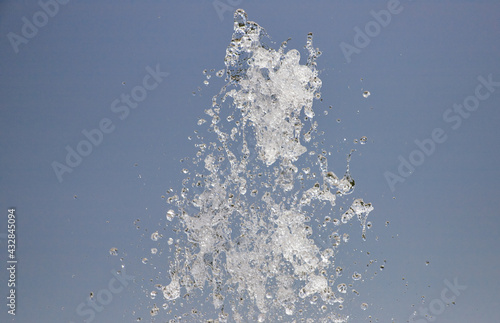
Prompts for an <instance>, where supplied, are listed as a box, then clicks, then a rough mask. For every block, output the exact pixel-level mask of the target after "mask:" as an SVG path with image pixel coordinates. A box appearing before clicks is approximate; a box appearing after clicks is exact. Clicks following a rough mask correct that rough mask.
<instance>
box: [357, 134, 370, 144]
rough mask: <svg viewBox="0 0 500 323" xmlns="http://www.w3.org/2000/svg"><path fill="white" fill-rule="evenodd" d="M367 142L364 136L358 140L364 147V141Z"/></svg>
mask: <svg viewBox="0 0 500 323" xmlns="http://www.w3.org/2000/svg"><path fill="white" fill-rule="evenodd" d="M367 140H368V138H366V136H363V137H361V138H360V139H359V142H360V143H361V144H362V145H364V144H366V141H367Z"/></svg>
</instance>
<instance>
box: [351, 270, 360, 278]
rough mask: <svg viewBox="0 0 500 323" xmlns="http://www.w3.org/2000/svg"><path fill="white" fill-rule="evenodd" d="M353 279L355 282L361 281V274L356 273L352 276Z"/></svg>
mask: <svg viewBox="0 0 500 323" xmlns="http://www.w3.org/2000/svg"><path fill="white" fill-rule="evenodd" d="M352 279H353V280H360V279H361V274H360V273H358V272H357V271H355V272H354V274H352Z"/></svg>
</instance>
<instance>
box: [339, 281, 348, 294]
mask: <svg viewBox="0 0 500 323" xmlns="http://www.w3.org/2000/svg"><path fill="white" fill-rule="evenodd" d="M337 290H338V291H339V293H342V294H345V293H346V292H347V285H346V284H343V283H342V284H338V285H337Z"/></svg>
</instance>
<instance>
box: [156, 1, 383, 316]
mask: <svg viewBox="0 0 500 323" xmlns="http://www.w3.org/2000/svg"><path fill="white" fill-rule="evenodd" d="M234 18H235V19H234V33H233V36H232V40H231V43H230V45H229V46H228V48H227V50H226V57H225V65H226V69H225V72H224V71H218V72H217V76H219V77H221V76H223V75H224V73H225V74H226V82H227V84H226V86H224V87H223V88H222V90H221V91H220V93H219V94H218V95H216V96H214V98H213V100H212V107H211V108H209V109H207V110H206V111H205V112H206V114H207V116H208V118H207V119H208V120H207V122H206V124H205V119H200V121H198V125H199V126H202V125H204V126H207V136H208V135H211V134H213V135H214V136H215V137H216V138H214V140H213V141H211V142H210V141H209V142H203V141H202V142H200V143H197V144H196V147H197V148H198V152H197V154H196V158H194V159H193V160H192V163H193V166H192V167H193V168H194V169H191V170H188V169H186V170H185V171H183V173H185V174H189V175H191V177H186V178H185V179H184V181H183V187H182V189H181V192H180V193H179V195H177V194H174V193H173V192H172V191H171V190H169V191H171V194H173V195H171V196H170V197H169V198H168V200H167V201H168V203H169V204H170V208H177V210H176V211H175V210H173V209H169V211H168V212H167V220H168V221H173V220H174V218H176V219H177V220H176V221H178V225H179V227H180V229H181V230H182V231H183V232H184V233H185V234H186V237H187V239H185V240H183V241H180V240H177V242H176V244H175V254H174V255H173V257H174V261H173V262H172V264H171V267H170V277H169V279H170V282H169V283H168V284H166V285H163V286H162V287H161V289H162V292H163V297H164V298H165V300H167V301H169V302H175V300H176V299H179V298H181V296H182V295H184V296H183V298H184V299H187V298H189V296H190V295H191V294H196V293H197V292H198V293H199V294H203V295H205V294H206V295H207V300H210V303H211V307H212V308H215V309H216V310H217V312H218V317H217V319H218V321H219V322H225V321H227V320H230V321H236V322H240V321H241V322H247V321H258V322H266V321H268V322H274V321H281V320H283V319H285V320H286V317H288V316H290V315H295V314H297V315H301V317H304V318H307V317H309V318H313V319H319V320H321V321H330V322H346V321H347V319H348V316H347V315H340V314H332V313H335V310H334V308H333V307H332V306H334V305H335V306H337V307H336V308H337V309H338V308H340V309H342V307H343V306H342V305H341V304H342V303H343V302H344V298H343V297H345V295H346V290H347V287H346V285H345V283H341V284H338V282H336V280H337V278H338V277H340V276H341V274H342V268H341V267H339V266H337V267H335V254H336V251H337V249H338V248H339V247H340V245H341V243H342V244H343V243H347V241H348V240H349V235H347V234H344V235H342V234H340V233H339V232H338V231H339V227H340V226H341V225H343V224H346V223H348V222H350V221H351V219H352V218H353V217H355V216H356V217H357V218H358V220H359V221H360V224H361V226H362V233H361V235H362V237H363V239H365V235H366V220H367V217H368V214H369V213H370V212H371V211H372V210H373V207H372V206H371V204H370V203H365V202H363V200H362V199H355V200H354V202H353V203H352V205H351V206H350V207H349V209H348V210H347V211H346V212H345V213H343V214H342V215H341V216H340V217H341V220H340V221H339V220H338V219H333V220H331V217H332V216H335V210H334V206H335V205H336V200H337V198H341V197H344V196H346V195H349V194H351V193H352V192H353V190H354V186H355V182H354V180H353V179H352V177H351V174H350V171H349V166H348V163H349V160H350V155H349V157H348V161H347V167H346V168H347V170H346V172H345V174H344V176H342V177H339V176H337V175H336V174H335V173H334V172H333V171H332V169H331V168H330V166H329V164H328V159H327V156H329V155H330V154H329V153H327V151H326V150H324V149H321V146H320V145H319V144H318V143H317V142H314V141H313V139H314V138H315V137H316V136H317V134H318V130H317V128H318V124H317V122H315V121H313V119H314V115H315V114H314V111H313V102H314V100H315V99H319V98H320V97H321V93H320V89H321V85H322V82H321V79H320V78H319V77H318V70H317V69H316V58H317V57H319V56H320V54H321V53H320V52H319V50H317V49H315V48H314V47H313V43H312V41H313V37H312V34H309V35H308V36H307V42H306V50H307V53H308V57H307V61H306V63H305V65H301V64H300V52H299V51H297V50H295V49H291V50H288V51H286V50H285V49H286V47H287V42H288V41H285V42H283V43H282V44H281V46H280V47H279V49H278V50H275V49H273V48H268V47H267V46H266V45H265V44H263V42H262V40H263V38H265V37H267V34H266V32H265V30H264V29H263V28H262V27H260V26H259V25H258V24H257V23H255V22H252V21H249V20H248V19H247V14H246V13H245V12H244V11H243V10H237V11H236V12H235V15H234ZM210 119H211V122H210ZM344 167H345V166H344ZM311 168H312V169H311ZM300 169H302V170H300ZM325 208H326V209H328V210H327V211H328V213H329V214H328V216H326V217H325V221H324V223H323V225H320V226H319V228H314V229H313V227H312V224H310V222H311V219H312V218H315V217H318V216H319V214H321V212H324V210H325ZM174 222H175V221H174ZM174 222H171V223H169V225H172V224H173V223H174ZM341 237H343V241H344V242H342V241H341ZM151 238H152V240H154V241H156V240H157V238H158V237H157V236H156V235H155V236H152V237H151ZM171 244H172V239H171V238H170V239H169V245H171ZM355 274H356V275H353V277H352V279H354V280H358V279H360V278H361V275H360V274H358V273H355ZM207 293H208V294H207ZM155 295H156V294H155ZM341 295H342V296H341ZM306 300H308V303H309V304H306ZM311 304H313V306H311ZM339 304H340V307H339V306H338V305H339ZM164 307H165V308H166V307H168V305H167V304H165V306H164ZM202 307H203V306H202ZM158 310H159V309H158V308H156V305H155V309H154V312H155V315H156V314H157V313H158ZM205 310H207V309H206V308H205ZM193 311H195V310H193ZM200 311H201V309H197V310H196V314H193V315H199V312H200ZM193 313H194V312H193ZM197 317H199V316H197ZM179 318H180V317H179Z"/></svg>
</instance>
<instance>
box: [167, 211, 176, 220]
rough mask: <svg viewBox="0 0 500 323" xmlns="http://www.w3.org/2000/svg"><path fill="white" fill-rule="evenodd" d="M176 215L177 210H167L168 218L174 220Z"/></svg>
mask: <svg viewBox="0 0 500 323" xmlns="http://www.w3.org/2000/svg"><path fill="white" fill-rule="evenodd" d="M174 217H175V211H174V210H172V209H170V210H168V211H167V220H169V221H172V220H173V219H174Z"/></svg>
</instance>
